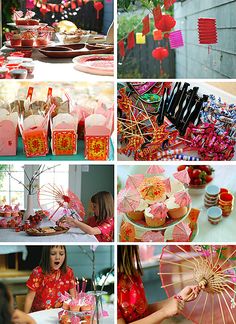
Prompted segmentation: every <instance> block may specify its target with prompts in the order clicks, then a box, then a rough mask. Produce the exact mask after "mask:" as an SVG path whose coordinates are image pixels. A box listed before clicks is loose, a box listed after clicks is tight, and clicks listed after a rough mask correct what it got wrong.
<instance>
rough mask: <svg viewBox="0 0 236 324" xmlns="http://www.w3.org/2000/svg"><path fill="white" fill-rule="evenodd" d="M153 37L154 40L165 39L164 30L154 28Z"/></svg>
mask: <svg viewBox="0 0 236 324" xmlns="http://www.w3.org/2000/svg"><path fill="white" fill-rule="evenodd" d="M153 39H154V40H161V39H163V35H162V31H161V30H158V29H154V30H153Z"/></svg>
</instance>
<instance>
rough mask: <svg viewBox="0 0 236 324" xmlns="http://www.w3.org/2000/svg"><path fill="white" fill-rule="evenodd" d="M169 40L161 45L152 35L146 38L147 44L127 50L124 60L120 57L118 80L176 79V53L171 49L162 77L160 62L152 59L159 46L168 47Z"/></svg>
mask: <svg viewBox="0 0 236 324" xmlns="http://www.w3.org/2000/svg"><path fill="white" fill-rule="evenodd" d="M168 43H169V41H168V40H163V41H161V42H160V45H159V44H158V42H157V41H154V40H153V37H152V35H148V36H146V44H144V45H135V47H134V48H133V49H131V50H126V55H125V57H124V58H121V57H120V56H118V69H117V73H118V78H120V79H121V78H129V79H133V78H142V79H145V78H155V79H156V78H175V52H174V51H173V50H170V49H169V57H168V58H166V59H165V60H163V61H162V68H163V70H164V75H162V76H160V61H157V60H156V59H154V58H153V57H152V51H153V50H154V49H155V48H156V47H159V46H163V47H166V45H167V44H168Z"/></svg>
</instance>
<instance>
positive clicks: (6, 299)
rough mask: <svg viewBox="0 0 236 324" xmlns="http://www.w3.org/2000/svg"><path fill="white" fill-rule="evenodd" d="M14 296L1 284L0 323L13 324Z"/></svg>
mask: <svg viewBox="0 0 236 324" xmlns="http://www.w3.org/2000/svg"><path fill="white" fill-rule="evenodd" d="M11 301H12V296H11V294H10V292H9V290H8V289H7V287H6V285H5V284H4V283H2V282H0V323H1V324H3V323H4V324H11V317H12V310H11V308H12V307H11Z"/></svg>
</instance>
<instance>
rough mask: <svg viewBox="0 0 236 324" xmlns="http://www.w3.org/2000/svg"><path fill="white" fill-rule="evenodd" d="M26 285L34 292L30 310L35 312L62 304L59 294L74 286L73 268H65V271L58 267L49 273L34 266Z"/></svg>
mask: <svg viewBox="0 0 236 324" xmlns="http://www.w3.org/2000/svg"><path fill="white" fill-rule="evenodd" d="M26 285H27V287H28V288H29V289H31V290H33V291H35V292H36V295H35V298H34V301H33V304H32V308H31V311H32V312H36V311H40V310H44V309H49V308H57V307H61V306H62V302H61V301H60V296H61V294H64V293H65V292H68V291H69V290H70V289H73V288H74V287H75V278H74V273H73V270H72V269H71V268H70V267H67V268H66V273H63V272H62V271H61V270H60V269H59V270H56V271H53V272H52V273H50V274H44V273H43V272H42V268H41V267H39V266H38V267H36V268H35V269H34V270H33V272H32V273H31V275H30V277H29V279H28V281H27V283H26Z"/></svg>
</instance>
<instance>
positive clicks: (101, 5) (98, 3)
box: [94, 1, 103, 19]
mask: <svg viewBox="0 0 236 324" xmlns="http://www.w3.org/2000/svg"><path fill="white" fill-rule="evenodd" d="M94 8H95V9H96V11H97V19H99V11H100V10H102V8H103V4H102V2H100V1H98V2H94Z"/></svg>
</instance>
